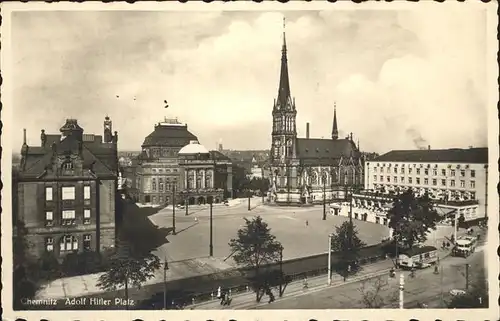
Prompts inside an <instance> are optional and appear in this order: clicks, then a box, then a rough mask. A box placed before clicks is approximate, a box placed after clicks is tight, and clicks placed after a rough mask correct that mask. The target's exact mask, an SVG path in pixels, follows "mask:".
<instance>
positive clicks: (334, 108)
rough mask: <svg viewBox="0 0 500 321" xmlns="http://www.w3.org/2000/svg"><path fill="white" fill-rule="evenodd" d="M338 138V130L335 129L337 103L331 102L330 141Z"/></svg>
mask: <svg viewBox="0 0 500 321" xmlns="http://www.w3.org/2000/svg"><path fill="white" fill-rule="evenodd" d="M338 138H339V130H338V128H337V102H333V129H332V139H333V140H336V139H338Z"/></svg>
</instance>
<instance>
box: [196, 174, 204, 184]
mask: <svg viewBox="0 0 500 321" xmlns="http://www.w3.org/2000/svg"><path fill="white" fill-rule="evenodd" d="M202 175H203V174H202V171H198V172H197V173H196V188H201V186H202V185H201V183H202V179H203V177H202Z"/></svg>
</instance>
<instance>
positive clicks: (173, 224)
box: [172, 183, 176, 235]
mask: <svg viewBox="0 0 500 321" xmlns="http://www.w3.org/2000/svg"><path fill="white" fill-rule="evenodd" d="M172 229H173V230H172V234H173V235H175V234H176V233H175V183H174V184H172Z"/></svg>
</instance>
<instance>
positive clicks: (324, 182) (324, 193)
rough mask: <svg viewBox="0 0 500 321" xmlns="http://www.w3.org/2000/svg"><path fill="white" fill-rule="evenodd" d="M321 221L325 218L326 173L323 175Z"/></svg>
mask: <svg viewBox="0 0 500 321" xmlns="http://www.w3.org/2000/svg"><path fill="white" fill-rule="evenodd" d="M322 178H323V221H325V220H326V175H323V177H322Z"/></svg>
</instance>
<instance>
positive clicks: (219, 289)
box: [217, 286, 222, 299]
mask: <svg viewBox="0 0 500 321" xmlns="http://www.w3.org/2000/svg"><path fill="white" fill-rule="evenodd" d="M221 295H222V288H221V287H220V286H219V287H218V288H217V299H220V298H221Z"/></svg>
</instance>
